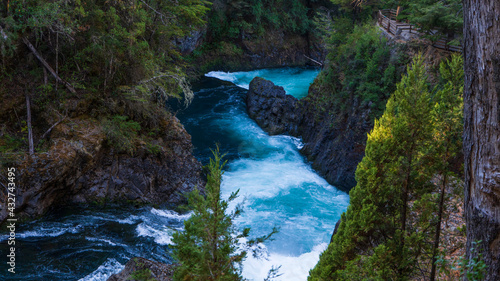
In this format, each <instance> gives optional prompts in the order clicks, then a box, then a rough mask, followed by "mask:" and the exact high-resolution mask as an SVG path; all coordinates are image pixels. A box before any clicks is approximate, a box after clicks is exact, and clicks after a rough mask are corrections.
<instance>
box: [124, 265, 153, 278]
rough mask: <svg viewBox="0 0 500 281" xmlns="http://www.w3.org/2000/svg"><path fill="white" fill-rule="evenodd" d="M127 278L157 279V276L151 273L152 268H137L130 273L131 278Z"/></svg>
mask: <svg viewBox="0 0 500 281" xmlns="http://www.w3.org/2000/svg"><path fill="white" fill-rule="evenodd" d="M127 280H133V281H157V279H156V278H154V277H153V276H152V274H151V270H150V269H147V268H146V269H142V270H137V271H134V272H133V273H132V274H130V276H129V278H127Z"/></svg>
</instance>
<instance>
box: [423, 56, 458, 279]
mask: <svg viewBox="0 0 500 281" xmlns="http://www.w3.org/2000/svg"><path fill="white" fill-rule="evenodd" d="M439 70H440V71H439V72H440V75H441V78H442V79H444V80H445V81H448V82H447V83H446V84H445V85H444V88H443V89H441V90H439V91H438V92H437V93H436V96H435V106H434V108H433V110H432V118H433V122H434V145H433V149H434V157H435V159H436V163H435V168H436V173H437V174H439V175H440V181H439V189H440V190H439V203H438V211H437V216H436V217H437V221H436V226H435V233H434V235H435V238H434V241H433V248H432V258H431V265H432V268H431V274H430V280H431V281H432V280H435V278H436V260H437V254H438V249H439V239H440V234H441V221H442V218H443V215H444V214H443V213H444V205H445V189H446V186H447V185H448V180H449V177H451V176H455V175H454V173H453V172H452V171H451V167H450V165H451V164H450V162H451V160H452V159H453V158H454V157H456V156H457V154H459V153H460V151H461V148H462V126H463V85H464V80H463V77H464V71H463V59H462V57H461V56H460V55H454V56H453V57H452V59H451V60H450V61H448V62H447V63H444V62H443V63H441V64H440V69H439Z"/></svg>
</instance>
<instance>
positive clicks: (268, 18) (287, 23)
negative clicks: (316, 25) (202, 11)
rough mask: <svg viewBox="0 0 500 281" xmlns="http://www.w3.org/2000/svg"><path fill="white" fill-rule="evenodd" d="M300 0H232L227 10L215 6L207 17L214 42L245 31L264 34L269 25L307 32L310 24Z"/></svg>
mask: <svg viewBox="0 0 500 281" xmlns="http://www.w3.org/2000/svg"><path fill="white" fill-rule="evenodd" d="M307 12H308V8H307V7H306V5H305V3H304V2H303V1H301V0H292V1H285V0H250V1H242V0H236V1H229V2H228V5H227V7H226V9H225V10H222V9H218V8H215V9H214V10H213V11H212V13H211V16H210V17H209V21H208V32H209V37H211V38H212V40H211V41H212V42H221V41H224V40H226V41H228V40H229V41H230V40H233V39H237V38H240V37H241V36H242V35H245V36H248V35H252V34H255V35H257V36H261V35H263V34H264V32H265V31H266V30H268V29H284V30H285V31H287V32H293V33H298V34H305V33H306V32H307V31H308V30H309V28H310V24H311V20H310V19H309V18H308V16H307Z"/></svg>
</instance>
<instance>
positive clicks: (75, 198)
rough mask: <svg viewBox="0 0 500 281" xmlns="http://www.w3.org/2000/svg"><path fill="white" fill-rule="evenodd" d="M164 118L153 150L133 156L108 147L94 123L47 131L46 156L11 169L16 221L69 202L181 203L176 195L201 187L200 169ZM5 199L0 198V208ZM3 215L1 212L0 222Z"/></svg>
mask: <svg viewBox="0 0 500 281" xmlns="http://www.w3.org/2000/svg"><path fill="white" fill-rule="evenodd" d="M166 117H168V118H166V119H165V120H162V121H161V124H162V125H161V130H162V132H163V133H162V134H161V135H160V136H159V137H158V138H157V139H156V140H155V143H156V145H157V147H159V150H157V151H154V152H152V151H151V149H148V145H147V144H146V143H142V142H141V143H138V144H136V146H137V150H136V152H135V153H134V155H133V156H130V155H127V154H124V153H117V152H116V151H115V150H114V149H113V148H112V147H110V146H109V145H108V144H107V142H106V135H105V133H104V132H103V130H102V127H101V125H100V122H98V121H97V120H93V119H91V118H86V117H82V116H74V117H70V118H67V119H65V121H64V122H61V123H60V124H59V125H57V126H56V127H55V128H54V129H53V130H52V132H51V138H50V146H49V149H48V151H46V152H43V153H35V155H34V156H33V157H29V156H25V158H24V160H23V161H22V163H21V164H20V165H18V166H16V170H17V177H16V178H17V189H16V193H17V197H16V201H17V202H16V216H17V217H19V218H21V217H27V218H34V217H37V216H40V215H42V214H44V213H45V212H46V211H48V210H49V209H51V208H54V207H57V206H60V205H64V204H73V203H83V204H87V203H103V202H118V203H120V202H134V203H149V204H158V205H159V204H165V203H167V204H169V203H170V204H176V203H180V202H182V201H183V200H184V199H183V196H182V193H185V192H188V191H190V190H192V189H193V188H194V187H195V186H198V187H200V188H203V185H204V181H203V179H202V177H201V164H200V163H199V162H198V161H197V160H196V159H195V158H194V156H193V155H192V154H191V151H192V144H191V136H190V135H189V134H188V133H187V132H186V131H185V130H184V127H183V126H182V125H181V124H180V122H179V121H178V120H177V118H175V117H173V116H170V117H169V116H168V115H166ZM5 200H6V196H1V197H0V204H1V205H2V206H5V205H4V204H5V203H6V202H5ZM6 216H7V210H6V209H5V208H2V210H1V211H0V222H2V221H4V220H5V219H6Z"/></svg>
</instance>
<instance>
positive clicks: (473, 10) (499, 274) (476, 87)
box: [463, 0, 500, 280]
mask: <svg viewBox="0 0 500 281" xmlns="http://www.w3.org/2000/svg"><path fill="white" fill-rule="evenodd" d="M463 4H464V45H465V48H464V67H465V69H464V70H465V93H464V156H465V215H466V221H467V258H468V259H472V258H474V257H477V255H478V254H479V253H481V254H482V255H483V257H482V259H483V260H484V262H485V263H486V265H487V274H486V278H485V280H500V98H499V95H500V1H498V0H481V1H479V0H464V1H463ZM479 240H481V241H482V243H481V244H480V246H479V247H478V250H477V251H475V252H472V251H471V246H472V242H474V241H479Z"/></svg>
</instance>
